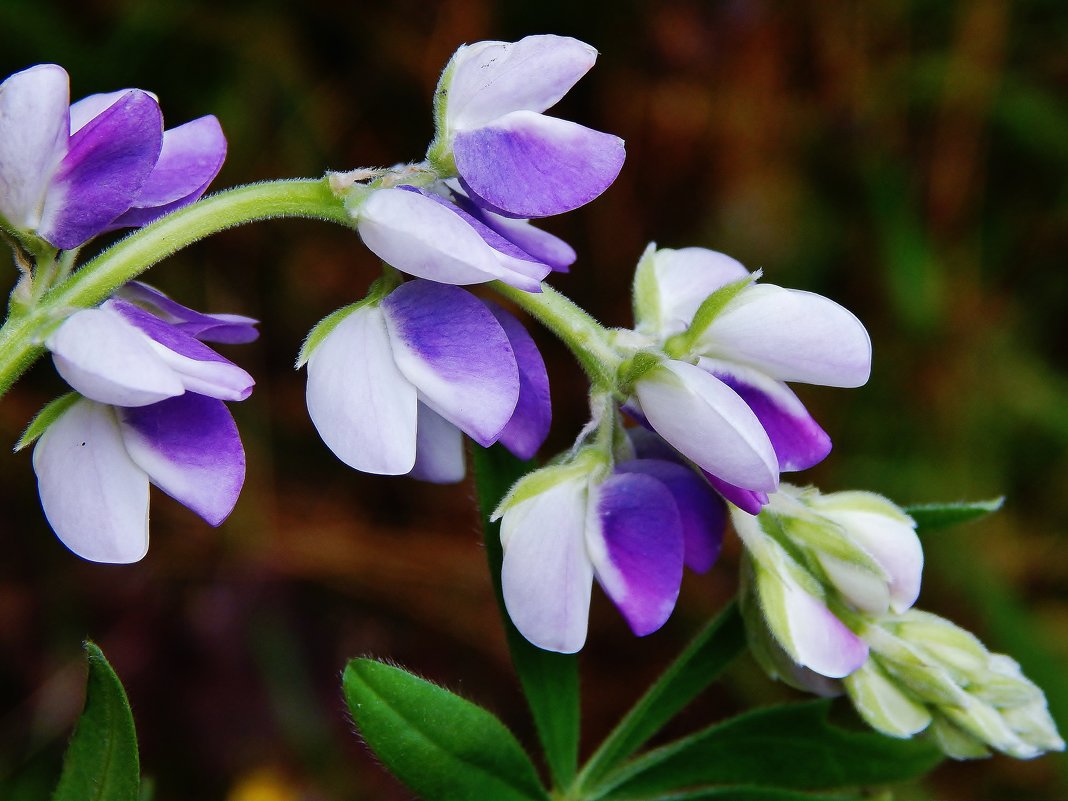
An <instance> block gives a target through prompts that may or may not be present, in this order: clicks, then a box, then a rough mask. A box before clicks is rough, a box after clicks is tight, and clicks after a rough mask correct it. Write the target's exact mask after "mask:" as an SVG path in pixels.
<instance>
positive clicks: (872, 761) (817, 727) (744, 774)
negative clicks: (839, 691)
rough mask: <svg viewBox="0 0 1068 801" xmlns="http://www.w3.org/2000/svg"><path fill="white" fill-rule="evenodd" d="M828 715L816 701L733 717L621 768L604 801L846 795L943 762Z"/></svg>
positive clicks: (911, 744) (924, 745)
mask: <svg viewBox="0 0 1068 801" xmlns="http://www.w3.org/2000/svg"><path fill="white" fill-rule="evenodd" d="M830 708H831V702H830V701H827V700H819V701H811V702H806V703H797V704H787V705H784V706H776V707H769V708H765V709H757V710H754V711H751V712H747V713H744V714H742V715H739V716H737V717H734V718H731V719H730V720H727V721H725V722H723V723H720V724H717V725H715V726H712V727H710V728H708V729H705V730H704V731H701V732H698V733H697V734H694V735H691V736H690V737H686V738H683V739H681V740H677V741H675V742H673V743H669V744H667V745H665V746H663V747H661V748H658V749H656V750H654V751H651V752H649V753H648V754H645V755H643V756H641V757H638V758H637V759H636V760H634V761H633V762H631V763H630V764H628V765H624V766H623V768H621V769H620V770H619V771H618V773H617V774H615V775H614V776H610V777H609V778H608V781H607V782H606V784H609V783H610V785H611V787H612V789H611V791H610V792H608V793H607V794H605V795H604V796H603V798H604V799H606V801H613V800H614V799H620V800H622V799H630V798H651V797H657V798H663V797H670V796H667V794H668V793H670V792H671V791H673V790H676V789H678V790H682V789H683V788H690V789H692V790H694V791H696V790H698V789H700V788H707V789H708V790H713V789H716V788H719V787H720V786H724V785H726V786H731V785H738V786H744V787H766V788H774V789H782V790H835V789H847V788H853V787H862V786H867V785H872V784H885V783H889V782H896V781H902V780H904V779H910V778H914V777H916V776H921V775H923V774H924V773H926V772H927V771H929V770H930V769H931V768H933V767H934V766H935V765H937V764H938V763H939V762H940V761H941V759H942V754H941V752H940V751H939V750H938V748H936V747H935V746H934V745H933V744H932V743H930V742H928V741H927V740H924V739H917V740H900V739H896V738H892V737H885V736H883V735H881V734H874V733H871V732H860V731H851V730H847V729H843V728H841V727H839V726H835V725H832V724H831V723H830V722H829V721H828V719H827V715H828V712H829V711H830ZM680 797H683V798H686V797H688V796H686V795H681V796H680ZM689 797H693V798H699V797H700V796H689ZM710 797H714V796H710ZM757 797H759V796H757Z"/></svg>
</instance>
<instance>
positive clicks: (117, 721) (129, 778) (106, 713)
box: [52, 642, 141, 801]
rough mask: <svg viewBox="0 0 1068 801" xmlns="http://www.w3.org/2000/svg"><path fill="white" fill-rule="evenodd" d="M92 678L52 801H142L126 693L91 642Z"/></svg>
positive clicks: (88, 652)
mask: <svg viewBox="0 0 1068 801" xmlns="http://www.w3.org/2000/svg"><path fill="white" fill-rule="evenodd" d="M85 651H86V657H87V659H88V662H89V678H88V682H87V684H86V689H85V709H84V710H83V711H82V715H81V717H80V718H78V723H77V725H76V726H75V728H74V734H73V735H72V736H71V739H70V744H69V745H68V746H67V753H66V755H65V756H64V758H63V772H62V773H61V774H60V777H59V785H58V786H57V787H56V791H55V793H54V794H53V795H52V801H138V799H139V798H140V784H141V767H140V763H139V760H138V756H137V732H136V731H135V729H134V721H133V714H132V713H131V712H130V703H129V701H128V700H127V699H126V692H125V690H123V688H122V683H121V682H120V681H119V677H118V676H116V675H115V671H114V670H112V669H111V665H109V664H108V661H107V659H105V658H104V654H103V652H102V651H101V650H100V648H98V647H97V646H96V644H94V643H92V642H86V643H85Z"/></svg>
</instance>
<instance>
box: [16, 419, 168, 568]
mask: <svg viewBox="0 0 1068 801" xmlns="http://www.w3.org/2000/svg"><path fill="white" fill-rule="evenodd" d="M33 469H34V472H35V473H37V486H38V489H39V491H40V493H41V506H42V507H43V508H44V513H45V517H47V518H48V522H49V524H50V525H51V526H52V529H53V530H54V531H55V532H56V535H57V536H58V537H59V538H60V540H62V541H63V544H64V545H66V546H67V547H68V548H70V549H71V550H72V551H74V553H76V554H78V556H80V557H82V558H83V559H88V560H90V561H92V562H109V563H113V564H127V563H129V562H136V561H138V560H139V559H141V558H142V557H143V556H144V555H145V553H146V552H147V551H148V476H147V475H146V474H145V472H144V471H143V470H141V469H140V468H138V467H137V465H135V464H134V463H133V461H131V460H130V457H129V455H128V454H127V452H126V448H125V446H124V445H123V441H122V435H121V433H120V432H119V425H118V422H117V421H116V419H115V412H114V410H113V409H111V408H110V407H108V406H105V405H102V404H99V403H94V402H92V401H89V400H80V401H78V402H77V403H75V404H74V405H73V406H71V407H70V409H68V410H67V411H66V412H65V413H64V414H63V415H62V416H61V417H60V418H59V419H58V420H56V421H55V422H54V423H53V424H52V425H51V426H49V428H48V430H47V431H45V433H44V434H43V435H42V436H41V439H40V440H39V441H38V443H37V446H36V447H35V448H34V451H33Z"/></svg>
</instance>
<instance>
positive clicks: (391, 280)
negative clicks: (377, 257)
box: [293, 265, 403, 370]
mask: <svg viewBox="0 0 1068 801" xmlns="http://www.w3.org/2000/svg"><path fill="white" fill-rule="evenodd" d="M402 280H403V279H402V278H401V276H400V273H398V272H397V271H396V270H395V269H394V268H392V267H390V266H388V265H383V274H382V277H381V278H379V279H377V280H376V281H375V282H374V283H373V284H371V287H370V289H368V291H367V297H365V298H364V299H363V300H358V301H356V302H355V303H350V304H349V305H348V306H343V307H342V308H340V309H338V310H337V311H335V312H333V313H331V314H328V315H327V316H326V317H324V318H323V319H322V320H320V321H319V322H317V323H316V324H315V327H314V328H312V330H311V331H309V332H308V336H306V337H305V338H304V344H303V345H301V346H300V354H299V355H298V356H297V362H296V364H295V365H293V367H294V369H296V370H299V369H300V368H301V367H303V366H304V365H305V364H307V363H308V359H310V358H311V355H312V353H313V352H314V351H315V349H316V348H317V347H319V346H320V345H322V344H323V340H324V339H326V338H327V337H328V336H330V332H331V331H333V330H334V329H335V328H337V327H338V325H340V324H341V322H342V321H343V320H344V319H345V318H346V317H348V316H349V315H350V314H352V313H353V312H355V311H358V310H360V309H362V308H363V307H365V306H377V305H378V304H379V303H381V302H382V299H383V298H385V297H386V295H388V294H389V293H390V292H392V291H393V290H394V289H396V288H397V287H398V286H400V283H401V281H402Z"/></svg>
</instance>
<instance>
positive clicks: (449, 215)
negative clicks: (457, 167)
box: [356, 187, 550, 292]
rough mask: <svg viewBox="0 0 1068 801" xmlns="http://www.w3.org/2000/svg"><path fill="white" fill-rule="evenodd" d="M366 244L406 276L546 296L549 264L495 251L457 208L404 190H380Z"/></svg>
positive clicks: (371, 206)
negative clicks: (496, 284) (494, 284)
mask: <svg viewBox="0 0 1068 801" xmlns="http://www.w3.org/2000/svg"><path fill="white" fill-rule="evenodd" d="M356 227H357V229H358V230H359V232H360V237H361V238H362V239H363V242H364V244H365V245H367V247H368V248H370V249H371V251H373V252H374V253H375V255H377V256H378V257H379V258H381V259H382V260H383V261H385V262H387V263H389V264H391V265H393V266H394V267H396V268H397V269H398V270H401V271H402V272H406V273H409V274H411V275H414V276H418V277H420V278H428V279H430V280H432V281H440V282H442V283H447V284H479V283H482V282H484V281H492V280H494V279H499V280H501V281H504V282H505V283H507V284H511V285H512V286H514V287H517V288H518V289H522V290H525V291H527V292H540V291H541V279H542V278H544V277H545V276H546V275H548V274H549V272H550V268H549V267H548V265H543V264H539V263H537V262H532V261H529V260H528V259H527V258H526V257H524V258H522V259H520V258H516V257H513V256H509V255H508V254H507V253H504V252H502V251H498V250H495V249H494V248H493V247H491V246H490V245H489V244H488V243H487V242H486V240H485V239H484V238H483V237H482V236H481V235H480V234H479V233H478V232H477V231H476V230H475V228H474V227H472V226H471V224H470V223H469V222H468V220H466V219H464V217H463V215H461V214H459V213H458V210H457V209H456V207H455V206H453V205H452V204H451V203H448V202H447V201H446V202H444V203H443V202H442V199H440V198H437V196H431V194H423V193H421V192H419V191H411V190H409V191H405V190H404V189H401V188H399V187H393V188H390V189H380V190H378V191H376V192H374V193H373V194H372V195H371V197H369V198H368V199H367V200H366V201H364V203H363V205H362V206H360V209H359V216H358V219H357V223H356Z"/></svg>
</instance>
